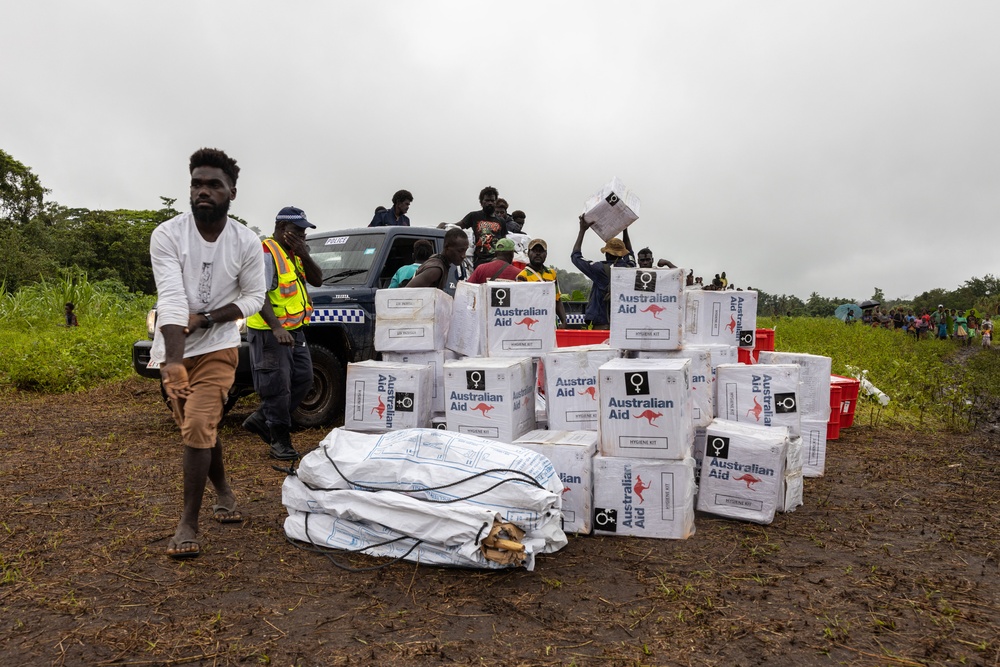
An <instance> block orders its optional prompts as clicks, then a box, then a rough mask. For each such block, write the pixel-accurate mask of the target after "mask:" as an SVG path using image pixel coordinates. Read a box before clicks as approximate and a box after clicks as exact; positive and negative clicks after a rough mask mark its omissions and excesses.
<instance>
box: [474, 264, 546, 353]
mask: <svg viewBox="0 0 1000 667" xmlns="http://www.w3.org/2000/svg"><path fill="white" fill-rule="evenodd" d="M483 290H484V297H485V302H486V350H487V351H486V353H487V355H488V356H491V357H523V356H535V357H538V356H541V355H542V354H544V353H545V352H548V351H550V350H552V349H554V348H555V346H556V286H555V283H546V282H536V283H528V282H520V283H518V282H490V283H486V284H485V285H483Z"/></svg>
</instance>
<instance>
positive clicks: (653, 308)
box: [639, 303, 666, 320]
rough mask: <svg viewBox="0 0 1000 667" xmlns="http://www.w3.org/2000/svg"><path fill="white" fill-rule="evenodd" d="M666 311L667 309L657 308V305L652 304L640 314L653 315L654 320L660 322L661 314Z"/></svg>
mask: <svg viewBox="0 0 1000 667" xmlns="http://www.w3.org/2000/svg"><path fill="white" fill-rule="evenodd" d="M664 310H666V308H663V307H662V306H657V305H656V304H655V303H651V304H649V305H648V306H646V307H645V308H643V309H642V310H640V311H639V312H640V313H652V314H653V318H654V319H657V320H658V319H660V313H662V312H663V311H664Z"/></svg>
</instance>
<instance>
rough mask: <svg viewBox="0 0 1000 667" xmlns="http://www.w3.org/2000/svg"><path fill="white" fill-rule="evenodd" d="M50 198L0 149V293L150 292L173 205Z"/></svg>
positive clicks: (974, 284)
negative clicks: (97, 284)
mask: <svg viewBox="0 0 1000 667" xmlns="http://www.w3.org/2000/svg"><path fill="white" fill-rule="evenodd" d="M48 192H49V191H48V190H46V189H45V187H43V185H42V182H41V179H39V178H38V176H37V175H35V173H34V172H32V170H31V168H30V167H28V166H26V165H24V164H22V163H21V162H19V161H18V160H16V159H15V158H14V157H13V156H11V155H10V154H8V153H7V152H5V151H4V150H2V149H0V243H2V244H3V247H4V248H5V252H4V253H3V254H2V255H0V285H2V288H3V289H0V292H7V293H12V292H16V291H17V290H18V289H19V288H21V287H24V286H26V285H31V284H33V283H37V282H39V281H42V280H44V279H52V278H55V277H58V276H65V275H77V274H79V273H80V272H82V274H83V275H86V276H87V277H88V279H89V280H91V281H105V280H110V281H117V282H119V283H121V284H122V285H124V286H125V287H126V288H127V289H128V290H129V291H131V292H137V293H143V294H153V293H154V292H155V290H156V286H155V284H154V282H153V271H152V268H151V267H150V264H149V237H150V234H152V232H153V229H154V228H155V227H156V226H157V225H158V224H160V223H161V222H163V221H165V220H169V219H170V218H172V217H173V216H175V215H177V213H178V211H177V210H176V209H175V208H174V201H175V200H173V199H169V198H166V197H160V207H159V208H157V209H149V210H145V211H132V210H126V209H117V210H113V211H99V210H98V211H92V210H89V209H86V208H70V207H67V206H62V205H60V204H58V203H56V202H53V201H46V195H47V194H48ZM236 219H237V220H238V219H239V218H236ZM241 222H242V221H241ZM67 272H70V273H67ZM557 275H558V278H559V286H560V289H561V291H562V292H563V293H564V294H566V295H567V296H568V297H569V298H570V299H572V300H574V301H581V300H586V298H587V295H588V294H589V292H590V286H591V283H590V281H589V280H588V279H587V278H586V276H584V275H582V274H580V273H577V272H572V271H565V270H563V269H557ZM872 298H874V299H875V300H877V301H881V302H882V304H883V306H884V307H886V308H891V307H902V308H912V309H913V310H915V311H917V312H918V313H919V312H920V311H921V310H922V309H924V308H926V309H928V310H934V308H936V307H937V304H939V303H941V304H944V305H945V306H947V307H948V308H957V309H962V310H965V309H968V308H973V307H976V308H980V309H985V310H987V311H988V312H990V313H996V312H997V308H998V307H1000V279H997V278H995V277H993V276H992V275H986V276H984V277H982V278H975V277H974V278H970V279H969V280H966V281H965V282H964V283H963V284H962V285H960V286H959V287H958V288H956V289H954V290H946V289H941V288H938V289H933V290H930V291H927V292H924V293H923V294H920V295H918V296H916V297H914V298H913V299H910V300H907V301H902V300H896V301H886V300H885V295H884V294H883V293H882V290H880V289H878V288H875V292H874V294H873V295H872ZM842 303H859V301H858V300H857V299H855V298H841V297H832V298H828V297H822V296H820V295H819V294H818V293H816V292H813V293H812V294H810V295H809V298H808V300H806V301H803V300H802V299H800V298H799V297H797V296H795V295H789V294H780V295H778V294H769V293H767V292H764V291H760V290H758V306H757V311H758V313H759V314H760V315H761V316H772V317H783V316H787V315H792V316H812V317H829V316H831V315H833V311H834V310H835V309H836V308H837V306H839V305H840V304H842Z"/></svg>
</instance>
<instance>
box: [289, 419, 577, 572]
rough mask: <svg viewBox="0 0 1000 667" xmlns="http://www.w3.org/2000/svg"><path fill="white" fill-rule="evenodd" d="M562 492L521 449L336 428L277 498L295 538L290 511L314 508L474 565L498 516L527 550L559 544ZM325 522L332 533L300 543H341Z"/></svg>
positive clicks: (438, 435) (456, 437)
mask: <svg viewBox="0 0 1000 667" xmlns="http://www.w3.org/2000/svg"><path fill="white" fill-rule="evenodd" d="M562 489H563V485H562V482H561V480H560V479H559V477H558V475H557V474H556V472H555V469H554V468H553V466H552V464H551V462H549V460H548V459H546V458H545V457H544V456H542V455H540V454H538V453H536V452H532V451H530V450H527V449H524V448H522V447H516V446H514V445H506V444H501V443H496V442H492V441H489V440H485V439H483V438H477V437H475V436H463V435H460V434H457V433H451V432H449V431H440V430H435V429H409V430H404V431H394V432H392V433H388V434H384V435H370V434H363V433H353V432H350V431H347V430H344V429H334V430H333V431H331V432H330V434H329V435H327V437H326V438H324V439H323V441H322V442H321V443H320V447H319V448H317V449H316V450H314V451H312V452H310V453H309V454H307V455H306V456H305V457H303V459H302V462H301V464H300V466H299V469H298V471H297V477H296V478H294V479H291V478H290V479H288V480H286V482H285V485H284V487H283V489H282V502H283V503H284V504H285V506H286V508H287V509H288V510H289V514H290V519H291V521H286V531H288V534H289V536H291V537H294V538H296V539H303V537H302V535H303V534H304V522H305V519H304V518H301V517H298V516H297V514H296V512H311V513H319V514H325V515H329V516H331V517H333V518H335V519H337V520H343V521H348V522H353V523H354V524H360V525H362V526H364V527H366V529H367V530H373V531H375V532H376V533H380V532H381V533H382V534H384V531H382V528H383V527H384V528H388V529H390V530H391V531H394V532H395V533H399V534H403V535H407V536H409V537H413V538H416V539H420V540H423V541H424V542H426V543H428V544H430V545H436V546H437V547H439V548H440V550H441V551H443V552H448V551H449V549H451V548H453V547H457V554H458V556H459V557H458V558H457V559H456V560H455V561H454V562H449V563H448V564H454V565H465V566H475V565H476V559H477V558H478V557H477V556H475V553H476V551H477V549H479V548H480V545H479V543H480V541H481V539H482V538H483V536H484V532H483V531H487V532H488V531H489V529H490V527H491V526H493V525H494V523H495V522H496V521H504V522H509V523H510V524H513V525H515V526H516V527H517V528H519V529H520V530H523V531H525V535H524V539H523V540H522V543H523V544H524V546H525V548H526V550H527V551H530V553H531V554H534V553H543V552H551V551H556V550H558V549H560V548H562V547H563V546H564V545H565V544H566V536H565V534H564V533H563V531H562V529H561V527H560V522H561V518H562V512H561V505H562V499H561V493H562ZM300 518H301V521H300ZM310 520H312V519H310ZM324 525H325V526H326V528H324V530H327V529H329V531H331V532H327V533H326V536H325V537H323V539H322V540H320V539H318V538H317V535H316V534H314V533H313V532H312V531H311V530H310V532H309V535H308V536H309V537H310V538H311V539H310V540H306V541H312V542H314V543H316V544H324V545H326V546H337V547H338V548H345V547H341V546H340V543H339V542H338V541H337V540H332V538H330V539H327V538H329V536H330V535H331V534H332V531H333V529H334V528H335V526H334V525H333V524H332V523H330V522H327V523H326V524H324ZM358 530H360V529H351V530H350V531H348V532H349V533H351V534H356V533H357V532H358ZM320 534H322V530H321V531H320ZM331 540H332V541H331ZM380 541H381V540H380ZM377 543H378V542H371V543H370V544H377ZM411 544H412V543H411ZM357 546H362V545H354V548H356V547H357ZM529 555H530V554H529ZM526 565H527V566H530V563H526Z"/></svg>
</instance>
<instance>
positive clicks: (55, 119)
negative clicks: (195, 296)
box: [0, 0, 1000, 299]
mask: <svg viewBox="0 0 1000 667" xmlns="http://www.w3.org/2000/svg"><path fill="white" fill-rule="evenodd" d="M998 19H1000V4H998V3H996V2H961V3H944V2H923V1H914V0H898V1H893V2H879V1H871V0H865V1H863V2H862V1H859V2H801V1H793V2H710V1H707V2H693V1H688V2H641V3H634V2H619V3H611V2H588V1H580V0H574V1H572V2H538V1H537V0H536V1H534V2H517V1H511V0H505V1H504V2H491V3H486V2H469V1H463V2H411V1H407V2H375V1H371V0H368V1H363V2H356V3H347V2H332V1H315V2H307V1H297V2H281V3H279V2H264V1H261V0H240V1H230V2H210V1H202V2H188V1H176V0H175V1H173V2H169V3H167V2H162V3H152V2H134V1H132V2H124V1H121V2H117V1H114V2H113V1H104V2H101V1H98V0H89V1H88V2H78V1H73V0H66V1H61V2H59V1H46V0H30V1H23V2H19V1H14V2H5V3H4V9H3V13H2V20H0V62H2V63H3V66H2V67H0V90H2V91H3V96H2V103H0V148H2V149H3V150H6V151H7V152H8V153H10V154H11V155H13V156H14V157H15V158H16V159H18V160H20V161H21V162H22V163H24V164H26V165H28V166H29V167H31V168H32V170H33V171H34V172H35V173H36V174H37V175H38V176H39V177H40V178H41V180H42V183H43V184H44V185H45V186H46V187H47V188H49V189H51V191H52V192H51V194H50V198H51V199H53V200H55V201H57V202H59V203H60V204H63V205H66V206H73V207H86V208H91V209H114V208H130V209H148V208H159V207H160V200H159V196H160V195H164V196H169V197H176V198H177V199H178V200H179V204H180V203H184V202H186V200H187V196H188V194H187V182H188V178H189V177H188V173H187V159H188V156H189V155H190V154H191V153H192V152H193V151H194V150H195V149H197V148H199V147H201V146H211V147H217V148H221V149H223V150H225V151H227V152H228V153H229V154H230V155H232V156H233V157H235V158H236V159H237V160H238V161H239V164H240V166H241V168H242V173H241V176H240V180H239V183H238V188H239V194H238V197H237V200H236V202H234V205H233V209H232V210H233V212H234V213H236V214H237V215H240V216H241V217H243V218H246V219H247V220H248V221H249V222H250V223H251V224H253V225H255V226H257V227H260V228H261V229H263V230H265V231H269V230H270V229H271V227H272V225H273V220H274V215H275V214H276V213H277V211H278V209H280V208H281V207H282V206H285V205H296V206H299V207H301V208H303V209H305V210H306V212H307V214H308V215H309V218H310V219H311V220H313V221H315V222H316V224H317V225H318V226H319V228H320V230H335V229H343V228H347V227H355V226H365V225H367V224H368V222H369V221H370V219H371V215H372V211H373V210H374V208H375V207H376V206H377V205H379V204H382V205H389V203H390V198H391V196H392V193H393V192H395V191H396V190H398V189H400V188H406V189H408V190H410V191H411V192H413V194H414V197H415V200H414V202H413V205H412V207H411V209H410V218H411V220H412V223H413V224H415V225H436V224H437V223H439V222H442V221H448V222H454V221H457V220H458V219H459V218H461V217H462V216H463V215H465V214H466V213H468V212H469V211H471V210H473V209H477V208H479V206H478V201H477V198H478V193H479V190H480V189H481V188H482V187H483V186H486V185H493V186H495V187H497V188H498V189H499V190H500V193H501V196H503V197H504V198H506V199H507V200H508V201H509V202H510V210H514V209H522V210H524V211H525V212H526V213H527V224H526V226H525V231H526V232H527V233H530V234H532V235H533V236H534V235H538V236H541V237H543V238H545V239H546V240H548V241H549V263H551V264H555V265H557V266H559V267H561V268H567V269H571V268H572V266H571V263H570V260H569V254H570V250H571V248H572V244H573V241H574V239H575V237H576V232H577V230H578V223H577V216H578V215H579V213H580V212H581V210H582V207H583V203H584V202H585V201H586V199H587V198H588V197H589V196H590V195H591V194H593V193H594V192H596V191H597V190H599V189H600V188H601V186H602V185H603V184H604V183H606V182H607V181H609V180H610V179H611V178H612V177H613V176H617V177H618V178H620V179H621V180H622V181H623V182H624V183H625V184H626V185H627V186H628V187H630V188H631V189H632V190H633V191H634V192H635V193H636V194H637V195H638V196H639V197H640V199H641V200H642V207H641V211H640V217H639V220H638V221H637V222H636V223H634V224H633V226H632V227H631V229H630V233H631V235H632V239H633V243H634V245H635V246H636V250H638V248H639V247H641V246H643V245H649V246H650V247H652V249H653V251H654V253H655V255H656V256H657V257H668V258H670V259H671V260H673V261H674V262H675V263H676V264H677V265H679V266H682V267H688V268H692V269H694V270H695V272H696V274H698V275H704V276H705V277H706V282H708V281H709V280H710V278H711V276H712V275H713V274H714V273H716V272H718V271H721V270H725V271H727V273H728V275H729V278H730V280H731V282H734V283H735V284H737V285H740V286H746V285H752V286H754V287H759V288H761V289H763V290H766V291H768V292H774V293H787V294H796V295H798V296H800V297H802V298H803V299H805V298H807V297H808V296H809V294H810V293H811V292H813V291H817V292H819V293H820V294H822V295H823V296H828V297H832V296H844V297H855V298H857V299H865V298H868V297H870V296H871V295H872V293H873V290H874V288H875V287H876V286H877V287H880V288H882V289H883V290H884V291H885V293H886V295H887V296H888V297H890V298H896V297H905V296H913V295H916V294H919V293H921V292H923V291H925V290H928V289H932V288H935V287H943V288H945V289H954V288H956V287H958V286H959V285H960V284H961V283H962V282H963V281H964V280H965V279H967V278H970V277H972V276H983V275H985V274H987V273H992V274H994V275H996V274H997V273H1000V267H998V266H997V258H998V257H1000V246H998V241H1000V225H998V224H997V212H998V211H1000V194H998V193H1000V188H998V184H1000V88H998V85H1000V84H998V78H997V77H998V73H1000V39H998V37H997V26H998ZM178 208H181V206H180V205H179V206H178ZM601 245H602V244H601V242H600V240H599V239H598V238H597V237H596V236H595V235H594V234H593V233H588V236H587V239H586V241H585V243H584V247H583V250H584V254H585V255H586V256H589V257H590V258H591V259H594V260H596V259H599V258H600V257H599V252H598V250H599V248H600V247H601Z"/></svg>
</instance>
